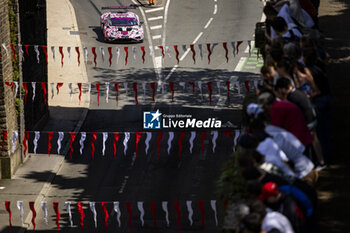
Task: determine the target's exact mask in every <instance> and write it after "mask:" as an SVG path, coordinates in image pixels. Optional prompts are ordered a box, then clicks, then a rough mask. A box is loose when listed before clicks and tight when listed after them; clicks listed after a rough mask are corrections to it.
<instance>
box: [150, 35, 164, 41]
mask: <svg viewBox="0 0 350 233" xmlns="http://www.w3.org/2000/svg"><path fill="white" fill-rule="evenodd" d="M160 38H162V35H155V36H152V39H153V40H157V39H160Z"/></svg>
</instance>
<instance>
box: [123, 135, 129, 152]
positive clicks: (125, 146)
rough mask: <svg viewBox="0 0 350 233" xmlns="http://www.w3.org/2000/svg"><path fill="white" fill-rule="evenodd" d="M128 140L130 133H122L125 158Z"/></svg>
mask: <svg viewBox="0 0 350 233" xmlns="http://www.w3.org/2000/svg"><path fill="white" fill-rule="evenodd" d="M129 139H130V133H129V132H125V133H124V141H123V145H124V155H125V156H126V151H127V150H128V141H129Z"/></svg>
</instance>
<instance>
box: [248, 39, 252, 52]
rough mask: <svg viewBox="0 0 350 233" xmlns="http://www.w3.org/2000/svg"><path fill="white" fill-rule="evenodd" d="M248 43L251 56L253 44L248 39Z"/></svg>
mask: <svg viewBox="0 0 350 233" xmlns="http://www.w3.org/2000/svg"><path fill="white" fill-rule="evenodd" d="M247 43H248V50H249V51H248V52H249V56H250V55H251V51H252V44H251V41H250V40H248V41H247Z"/></svg>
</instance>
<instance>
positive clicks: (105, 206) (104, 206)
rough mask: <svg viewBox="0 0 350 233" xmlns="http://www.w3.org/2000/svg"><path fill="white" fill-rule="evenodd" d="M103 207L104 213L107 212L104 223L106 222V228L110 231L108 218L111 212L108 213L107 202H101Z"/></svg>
mask: <svg viewBox="0 0 350 233" xmlns="http://www.w3.org/2000/svg"><path fill="white" fill-rule="evenodd" d="M101 207H102V210H103V213H104V214H105V218H104V223H105V230H106V232H107V231H108V218H109V214H108V210H107V202H101Z"/></svg>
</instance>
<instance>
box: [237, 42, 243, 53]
mask: <svg viewBox="0 0 350 233" xmlns="http://www.w3.org/2000/svg"><path fill="white" fill-rule="evenodd" d="M242 43H243V41H237V45H236V51H237V54H238V52H239V50H238V48H239V46H240V45H241V44H242Z"/></svg>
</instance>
